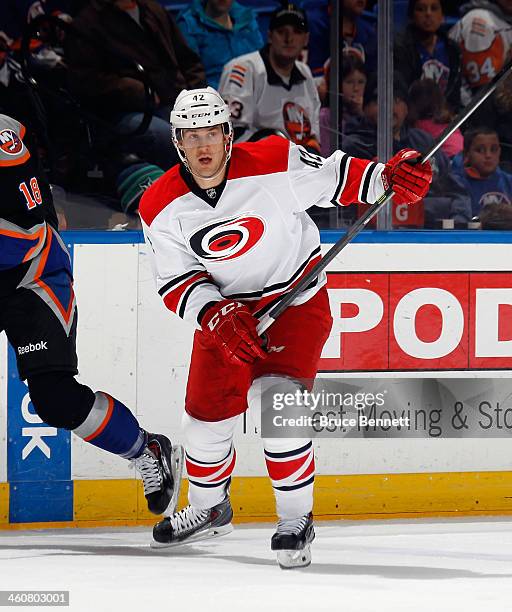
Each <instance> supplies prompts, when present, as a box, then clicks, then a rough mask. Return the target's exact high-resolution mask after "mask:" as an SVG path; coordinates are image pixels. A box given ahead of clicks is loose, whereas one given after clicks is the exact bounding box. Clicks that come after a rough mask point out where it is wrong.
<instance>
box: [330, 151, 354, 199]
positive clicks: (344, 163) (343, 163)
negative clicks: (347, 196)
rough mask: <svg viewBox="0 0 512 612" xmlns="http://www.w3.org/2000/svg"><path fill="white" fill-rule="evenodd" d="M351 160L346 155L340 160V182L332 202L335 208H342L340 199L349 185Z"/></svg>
mask: <svg viewBox="0 0 512 612" xmlns="http://www.w3.org/2000/svg"><path fill="white" fill-rule="evenodd" d="M351 159H352V158H351V157H350V156H349V155H347V154H346V153H345V154H344V155H343V157H342V158H341V160H340V180H339V181H338V185H337V186H336V190H335V192H334V196H333V197H332V200H331V204H333V205H334V206H340V202H339V197H340V194H341V193H342V192H343V190H344V189H345V185H346V184H347V177H348V167H349V162H350V160H351Z"/></svg>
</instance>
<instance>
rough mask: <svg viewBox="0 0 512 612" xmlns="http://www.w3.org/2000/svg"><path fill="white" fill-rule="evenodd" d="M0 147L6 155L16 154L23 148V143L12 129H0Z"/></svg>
mask: <svg viewBox="0 0 512 612" xmlns="http://www.w3.org/2000/svg"><path fill="white" fill-rule="evenodd" d="M0 149H2V151H3V152H4V153H6V154H7V155H18V153H19V152H20V151H21V150H22V149H23V143H22V142H21V140H20V138H19V137H18V134H16V132H14V131H13V130H2V131H1V132H0Z"/></svg>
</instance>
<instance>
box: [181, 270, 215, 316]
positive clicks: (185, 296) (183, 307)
mask: <svg viewBox="0 0 512 612" xmlns="http://www.w3.org/2000/svg"><path fill="white" fill-rule="evenodd" d="M211 284H212V283H211V282H210V281H209V280H207V279H205V278H201V279H199V280H198V281H197V282H195V283H192V284H191V285H190V287H188V289H187V290H186V291H185V293H184V294H183V296H182V297H181V301H180V306H179V308H178V312H177V313H176V314H177V315H178V316H179V317H181V318H182V319H183V318H185V310H186V309H187V302H188V299H189V297H190V295H191V293H192V292H193V291H194V289H195V288H196V287H199V285H211Z"/></svg>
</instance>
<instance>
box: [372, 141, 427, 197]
mask: <svg viewBox="0 0 512 612" xmlns="http://www.w3.org/2000/svg"><path fill="white" fill-rule="evenodd" d="M420 156H421V153H418V151H414V150H413V149H402V150H401V151H398V153H397V154H396V155H395V156H394V157H392V158H391V159H390V160H389V161H388V163H387V164H386V165H385V166H384V170H383V171H382V183H383V184H384V189H385V190H386V191H387V190H388V189H389V188H391V189H393V191H394V192H395V195H394V197H393V201H394V202H395V203H396V204H414V203H415V202H419V201H420V200H421V199H423V198H424V197H425V196H426V195H427V193H428V190H429V188H430V183H431V182H432V167H431V165H430V162H428V161H427V162H423V163H422V164H414V165H413V164H409V163H407V162H408V161H411V160H414V159H418V157H420Z"/></svg>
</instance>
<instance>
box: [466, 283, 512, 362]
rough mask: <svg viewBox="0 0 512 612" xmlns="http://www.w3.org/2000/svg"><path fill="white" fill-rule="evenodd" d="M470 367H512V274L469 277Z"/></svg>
mask: <svg viewBox="0 0 512 612" xmlns="http://www.w3.org/2000/svg"><path fill="white" fill-rule="evenodd" d="M470 289H471V294H470V295H471V301H470V312H469V317H470V321H471V326H470V340H469V348H470V354H469V367H470V368H471V369H480V368H484V369H496V370H500V369H509V368H512V273H510V272H485V273H473V274H471V276H470Z"/></svg>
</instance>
